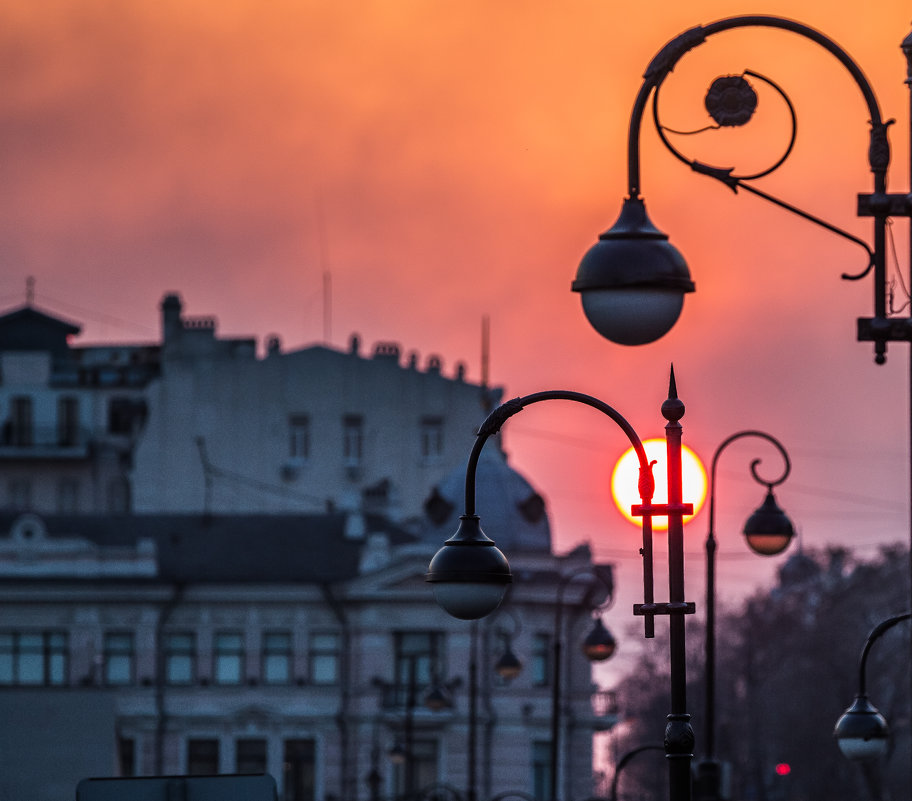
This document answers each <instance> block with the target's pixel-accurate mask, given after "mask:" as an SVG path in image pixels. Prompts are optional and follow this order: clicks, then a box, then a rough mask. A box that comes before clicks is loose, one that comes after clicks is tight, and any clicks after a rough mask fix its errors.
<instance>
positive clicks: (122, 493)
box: [107, 476, 130, 514]
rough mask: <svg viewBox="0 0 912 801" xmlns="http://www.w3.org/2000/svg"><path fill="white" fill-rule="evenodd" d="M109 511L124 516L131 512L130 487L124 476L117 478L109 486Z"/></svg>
mask: <svg viewBox="0 0 912 801" xmlns="http://www.w3.org/2000/svg"><path fill="white" fill-rule="evenodd" d="M107 495H108V498H107V503H108V511H109V512H111V513H113V514H123V513H124V512H128V511H130V485H129V483H128V482H127V479H126V478H125V477H123V476H115V477H114V478H112V479H111V480H110V481H109V482H108V486H107Z"/></svg>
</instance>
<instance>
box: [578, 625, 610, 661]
mask: <svg viewBox="0 0 912 801" xmlns="http://www.w3.org/2000/svg"><path fill="white" fill-rule="evenodd" d="M616 650H617V641H616V640H615V639H614V637H613V636H611V632H610V631H608V629H606V628H605V624H604V623H602V619H601V618H600V617H597V618H596V619H595V622H594V624H593V626H592V631H590V632H589V634H588V635H586V639H585V640H583V653H584V654H585V655H586V658H587V659H588V660H589V661H590V662H604V661H605V660H606V659H610V658H611V657H612V656H613V655H614V652H615V651H616Z"/></svg>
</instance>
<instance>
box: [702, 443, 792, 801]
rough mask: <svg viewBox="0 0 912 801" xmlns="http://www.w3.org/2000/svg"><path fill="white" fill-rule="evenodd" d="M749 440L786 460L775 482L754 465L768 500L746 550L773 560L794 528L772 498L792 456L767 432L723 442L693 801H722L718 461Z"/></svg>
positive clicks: (712, 503)
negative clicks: (702, 727)
mask: <svg viewBox="0 0 912 801" xmlns="http://www.w3.org/2000/svg"><path fill="white" fill-rule="evenodd" d="M748 437H752V438H759V439H765V440H767V441H768V442H770V443H772V444H773V445H774V446H775V447H776V448H777V449H778V450H779V453H780V455H781V456H782V459H783V461H784V462H785V468H784V470H783V471H782V474H781V475H780V476H779V478H777V479H776V480H775V481H767V480H765V479H763V478H761V477H760V475H758V473H757V465H759V464H760V459H754V460H753V461H752V462H751V465H750V471H751V475H752V476H753V478H754V480H755V481H756V482H757V483H758V484H762V485H763V486H765V487H766V498H765V499H764V501H763V503H762V504H761V506H760V507H759V508H758V509H757V510H756V511H755V512H754V513H753V514H752V515H751V516H750V517H749V518H748V520H747V523H745V524H744V537H745V539H746V540H747V544H748V545H749V546H750V548H751V549H752V550H753V551H755V552H756V553H758V554H760V555H762V556H774V555H775V554H778V553H781V552H782V551H784V550H785V549H786V548H787V547H788V545H789V543H790V542H791V540H792V536H793V535H794V528H793V527H792V523H791V521H790V520H789V519H788V518H787V517H786V516H785V513H784V512H783V511H782V510H781V509H780V508H779V505H778V504H777V503H776V499H775V497H774V495H773V487H776V486H778V485H779V484H781V483H782V482H783V481H785V479H786V478H788V475H789V473H790V472H791V469H792V465H791V461H790V460H789V457H788V453H787V452H786V450H785V448H784V447H783V446H782V443H781V442H779V440H777V439H776V438H775V437H773V436H772V435H770V434H767V433H765V432H763V431H739V432H738V433H736V434H732V435H731V436H730V437H728V438H727V439H726V440H724V441H723V442H722V443H721V444H720V445H719V447H718V448H716V452H715V453H714V454H713V458H712V465H711V467H710V481H709V530H708V532H707V534H706V644H705V645H706V665H705V668H704V669H705V672H706V699H705V702H706V706H705V710H706V739H705V746H706V747H705V749H704V751H703V754H704V757H703V759H702V760H700V762H698V763H697V766H696V777H695V797H696V799H697V801H718V800H719V799H720V798H721V797H722V775H721V770H720V765H719V763H718V762H717V761H716V758H715V743H716V468H717V466H718V463H719V457H720V456H721V455H722V453H723V451H725V449H726V448H727V447H728V446H729V445H731V444H732V443H733V442H737V441H738V440H741V439H745V438H748Z"/></svg>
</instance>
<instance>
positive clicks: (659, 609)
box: [426, 372, 694, 801]
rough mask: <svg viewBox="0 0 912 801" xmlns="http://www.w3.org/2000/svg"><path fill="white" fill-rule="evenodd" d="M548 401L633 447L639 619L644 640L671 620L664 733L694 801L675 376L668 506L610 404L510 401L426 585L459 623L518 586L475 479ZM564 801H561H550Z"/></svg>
mask: <svg viewBox="0 0 912 801" xmlns="http://www.w3.org/2000/svg"><path fill="white" fill-rule="evenodd" d="M546 400H566V401H574V402H577V403H582V404H585V405H587V406H590V407H592V408H594V409H596V410H597V411H600V412H602V413H603V414H605V415H607V416H608V417H610V418H611V419H612V420H613V421H614V422H615V423H616V424H617V425H618V426H619V427H620V428H621V430H622V431H623V432H624V434H625V435H626V436H627V438H628V439H629V440H630V443H631V445H632V446H633V448H634V451H635V452H636V454H637V459H638V460H639V466H640V480H639V494H640V498H641V500H642V503H640V504H637V505H635V506H634V507H633V509H632V510H631V511H632V512H633V514H634V515H637V516H640V517H642V531H643V547H642V549H641V551H640V553H641V554H642V557H643V595H644V602H643V603H642V604H636V605H635V606H634V614H635V615H640V616H642V617H643V619H644V624H645V634H646V636H647V637H652V636H654V631H655V616H656V615H668V616H669V627H670V636H669V641H670V646H669V650H670V683H671V713H670V714H669V715H668V720H667V724H666V727H665V753H666V756H667V758H668V769H669V770H668V773H669V789H670V797H671V799H672V801H690V798H691V775H690V763H691V759H692V757H693V746H694V740H693V729H692V728H691V725H690V715H689V714H688V713H687V671H686V664H685V653H686V647H685V627H684V616H685V615H687V614H692V613H693V612H694V605H693V604H692V603H688V602H687V601H685V599H684V527H683V517H684V515H687V514H692V513H693V504H690V503H684V502H683V500H682V470H681V435H682V428H681V424H680V422H679V421H680V419H681V418H682V417H683V415H684V404H683V403H682V402H681V401H680V400H679V399H678V396H677V390H676V387H675V380H674V372H672V374H671V381H670V385H669V393H668V399H667V400H666V401H665V402H664V403H663V404H662V415H663V417H664V418H665V419H666V421H667V424H666V426H665V441H666V444H667V453H668V464H667V472H668V503H664V504H654V503H653V502H652V496H653V493H654V491H655V481H654V479H653V475H652V465H651V464H650V463H649V461H648V460H647V458H646V452H645V450H644V448H643V443H642V442H641V440H640V437H639V436H638V435H637V433H636V431H634V429H633V427H632V426H631V425H630V423H628V422H627V420H626V419H624V417H622V416H621V415H620V414H619V413H618V412H617V411H615V410H614V409H613V408H612V407H611V406H608V405H607V404H606V403H604V402H602V401H600V400H598V399H597V398H593V397H592V396H590V395H584V394H582V393H579V392H568V391H564V390H555V391H548V392H538V393H535V394H532V395H527V396H525V397H521V398H516V399H514V400H512V401H508V402H507V403H505V404H503V405H502V406H500V407H499V408H497V409H495V410H494V411H493V412H491V414H490V415H489V416H488V418H487V419H486V420H485V421H484V423H482V425H481V427H480V428H479V430H478V434H477V436H476V439H475V444H474V446H473V448H472V451H471V453H470V455H469V461H468V466H467V468H466V491H465V513H464V514H463V515H462V517H461V518H460V525H459V528H458V530H457V532H456V534H455V535H454V536H453V537H451V538H450V539H449V540H447V541H446V543H445V544H444V546H443V547H442V548H441V549H440V550H439V551H438V552H437V554H436V555H435V556H434V558H433V559H432V560H431V563H430V565H429V566H428V572H427V575H426V580H427V581H428V582H430V583H431V584H432V586H433V589H434V595H435V597H436V598H437V602H438V604H440V606H441V607H443V609H444V610H446V611H447V612H448V613H449V614H451V615H453V616H454V617H457V618H461V619H466V620H472V619H477V618H480V617H484V616H485V615H488V614H490V613H491V612H493V611H494V610H495V609H496V608H497V605H498V604H499V603H500V601H501V599H502V598H503V595H504V593H505V592H506V590H507V587H508V586H509V584H510V583H511V582H512V580H513V576H512V573H511V572H510V565H509V562H508V561H507V558H506V557H505V556H504V555H503V553H501V551H500V550H498V548H497V547H496V546H495V545H494V542H493V541H492V540H491V539H489V538H488V537H487V536H486V535H485V533H484V532H483V531H482V530H481V525H480V522H479V519H478V516H477V515H476V514H475V473H476V468H477V465H478V459H479V456H480V454H481V450H482V448H483V447H484V444H485V442H486V441H487V440H488V438H489V437H490V436H492V435H493V434H496V433H497V432H498V431H499V430H500V428H501V427H502V426H503V424H504V423H505V422H506V421H507V420H508V419H509V418H510V417H512V416H513V415H515V414H517V413H518V412H520V411H522V410H523V409H525V408H526V407H527V406H529V405H531V404H534V403H538V402H540V401H546ZM655 515H662V516H667V517H668V584H669V597H670V600H669V601H668V602H667V603H657V602H656V601H655V600H654V597H653V569H652V518H653V516H655ZM551 801H557V799H556V798H555V799H551Z"/></svg>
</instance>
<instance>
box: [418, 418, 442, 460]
mask: <svg viewBox="0 0 912 801" xmlns="http://www.w3.org/2000/svg"><path fill="white" fill-rule="evenodd" d="M442 455H443V418H442V417H424V418H422V420H421V458H422V459H424V460H425V461H433V460H435V459H439V458H440V457H441V456H442Z"/></svg>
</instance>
